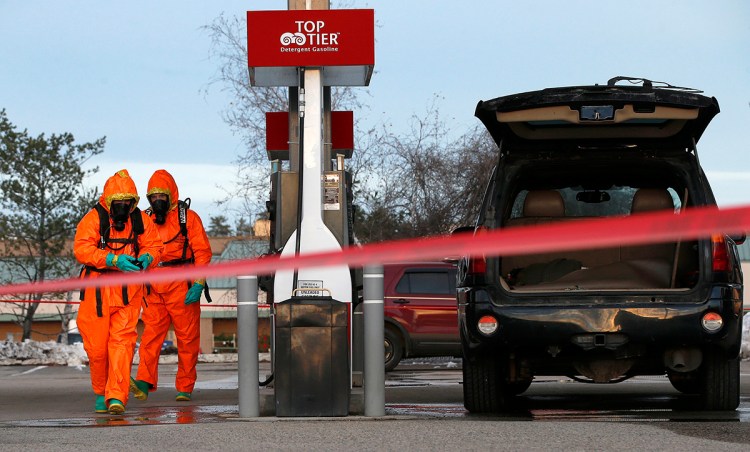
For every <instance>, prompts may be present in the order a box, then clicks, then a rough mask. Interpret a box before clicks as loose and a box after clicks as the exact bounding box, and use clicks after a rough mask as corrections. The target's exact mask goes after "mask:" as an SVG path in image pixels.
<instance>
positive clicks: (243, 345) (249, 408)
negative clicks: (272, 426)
mask: <svg viewBox="0 0 750 452" xmlns="http://www.w3.org/2000/svg"><path fill="white" fill-rule="evenodd" d="M237 361H238V378H239V381H238V384H239V408H240V413H239V415H240V417H241V418H248V417H258V416H260V389H259V384H258V374H259V371H258V277H257V276H238V277H237Z"/></svg>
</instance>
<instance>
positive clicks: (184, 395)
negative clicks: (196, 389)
mask: <svg viewBox="0 0 750 452" xmlns="http://www.w3.org/2000/svg"><path fill="white" fill-rule="evenodd" d="M191 398H192V394H190V393H189V392H178V393H177V397H175V400H176V401H178V402H189V401H190V399H191Z"/></svg>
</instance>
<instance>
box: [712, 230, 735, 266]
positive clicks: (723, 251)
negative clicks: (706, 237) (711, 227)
mask: <svg viewBox="0 0 750 452" xmlns="http://www.w3.org/2000/svg"><path fill="white" fill-rule="evenodd" d="M711 261H712V263H711V267H712V269H713V271H715V272H724V273H726V272H729V271H730V270H731V264H730V262H729V245H728V244H727V239H726V237H725V236H724V234H714V235H712V236H711Z"/></svg>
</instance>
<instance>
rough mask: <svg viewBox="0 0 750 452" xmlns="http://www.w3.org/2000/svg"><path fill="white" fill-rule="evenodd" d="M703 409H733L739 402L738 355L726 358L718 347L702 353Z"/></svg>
mask: <svg viewBox="0 0 750 452" xmlns="http://www.w3.org/2000/svg"><path fill="white" fill-rule="evenodd" d="M702 383H703V387H702V388H701V389H702V391H701V392H702V395H703V409H704V410H708V411H733V410H735V409H737V407H738V406H739V404H740V361H739V357H735V358H731V359H727V358H726V355H725V353H724V352H723V351H722V350H719V349H710V350H708V351H707V352H706V353H704V355H703V381H702Z"/></svg>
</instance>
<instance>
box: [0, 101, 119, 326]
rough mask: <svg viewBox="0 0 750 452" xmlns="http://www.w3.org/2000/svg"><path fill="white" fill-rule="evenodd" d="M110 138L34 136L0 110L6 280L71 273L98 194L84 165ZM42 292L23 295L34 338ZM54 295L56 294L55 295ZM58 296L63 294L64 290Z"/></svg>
mask: <svg viewBox="0 0 750 452" xmlns="http://www.w3.org/2000/svg"><path fill="white" fill-rule="evenodd" d="M105 141H106V138H104V137H102V138H100V139H98V140H96V141H94V142H93V143H83V144H76V143H75V138H74V137H73V135H72V134H70V133H62V134H59V135H57V134H52V135H50V136H49V137H46V136H45V135H44V134H41V135H39V136H36V137H34V136H31V135H30V134H29V133H28V131H27V130H25V129H24V130H22V131H19V130H18V129H17V128H16V126H15V125H14V124H12V123H11V122H10V120H9V119H8V117H7V114H6V112H5V110H4V109H3V110H0V244H2V253H1V254H2V255H0V265H2V267H3V269H4V270H5V271H3V272H2V274H3V277H2V278H3V279H4V280H5V281H2V283H27V282H42V281H44V280H46V279H48V278H56V277H62V276H65V277H68V276H72V275H73V274H74V273H75V270H76V269H75V268H71V265H70V258H71V254H72V253H71V250H70V247H69V246H66V242H69V241H70V239H71V238H72V236H73V235H74V232H75V228H76V225H77V224H78V221H79V220H80V218H81V217H82V216H83V214H84V213H85V212H86V210H88V209H89V208H90V207H91V205H92V204H93V203H94V202H95V199H96V189H90V190H87V189H86V188H84V186H83V179H84V178H85V177H86V176H88V175H89V174H92V173H95V172H96V171H98V168H93V169H88V170H84V169H82V165H83V164H84V163H85V162H87V161H88V160H89V159H90V158H91V157H93V156H95V155H98V154H100V153H102V152H103V151H104V144H105ZM43 295H44V294H25V295H24V294H19V295H18V296H17V297H16V298H17V299H19V300H27V301H26V302H19V303H18V305H17V307H18V309H19V311H20V314H17V318H18V322H19V323H20V324H21V325H22V327H23V339H28V338H30V337H31V331H32V322H33V319H34V314H35V312H36V310H37V308H38V307H39V302H38V301H36V302H35V301H34V300H39V299H41V298H43ZM52 295H54V294H52ZM56 296H58V297H62V294H57V295H56Z"/></svg>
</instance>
